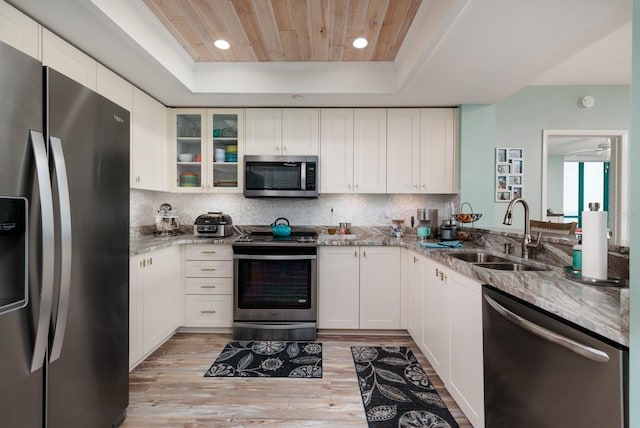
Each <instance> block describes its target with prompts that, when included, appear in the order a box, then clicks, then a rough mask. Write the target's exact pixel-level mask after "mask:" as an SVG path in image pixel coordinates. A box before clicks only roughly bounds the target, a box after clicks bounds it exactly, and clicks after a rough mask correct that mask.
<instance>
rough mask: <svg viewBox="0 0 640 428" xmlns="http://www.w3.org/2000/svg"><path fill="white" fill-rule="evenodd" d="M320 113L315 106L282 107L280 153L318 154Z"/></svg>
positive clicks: (296, 154) (297, 154)
mask: <svg viewBox="0 0 640 428" xmlns="http://www.w3.org/2000/svg"><path fill="white" fill-rule="evenodd" d="M319 121H320V115H319V112H318V109H317V108H283V109H282V154H283V155H295V156H318V153H319V151H320V150H319V145H320V129H319V128H320V124H319Z"/></svg>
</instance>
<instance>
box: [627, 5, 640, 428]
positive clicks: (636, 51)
mask: <svg viewBox="0 0 640 428" xmlns="http://www.w3.org/2000/svg"><path fill="white" fill-rule="evenodd" d="M632 31H633V42H632V46H633V48H632V65H631V71H632V72H631V76H632V77H631V112H632V114H631V117H632V121H631V131H630V135H629V139H630V143H629V152H630V156H629V160H630V162H629V164H630V165H638V164H639V163H640V0H635V1H634V2H633V30H632ZM630 175H631V177H630V179H631V186H630V191H629V193H630V195H631V196H630V197H631V204H630V210H631V215H630V219H629V229H630V231H631V236H630V238H631V239H630V242H631V244H630V246H631V252H630V267H631V269H630V274H631V285H630V287H629V291H630V294H631V304H630V306H631V310H630V315H629V319H630V320H629V321H630V322H629V323H630V334H629V340H630V349H631V350H630V353H629V354H630V364H629V368H630V378H629V385H630V397H629V403H633V404H631V405H630V411H629V416H630V423H629V426H630V427H640V252H639V251H637V250H638V249H640V168H637V167H635V168H634V167H631V168H630Z"/></svg>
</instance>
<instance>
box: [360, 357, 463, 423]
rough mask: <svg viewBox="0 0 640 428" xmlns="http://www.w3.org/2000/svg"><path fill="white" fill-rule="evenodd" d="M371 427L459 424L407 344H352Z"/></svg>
mask: <svg viewBox="0 0 640 428" xmlns="http://www.w3.org/2000/svg"><path fill="white" fill-rule="evenodd" d="M351 354H352V355H353V361H354V364H355V366H356V373H357V375H358V383H359V384H360V395H362V403H363V404H364V410H365V413H366V416H367V422H368V423H369V427H370V428H379V427H438V428H445V427H452V428H453V427H456V428H457V427H458V424H457V423H456V421H455V419H454V418H453V416H451V413H449V410H447V407H446V406H445V404H444V402H443V401H442V399H441V398H440V396H439V395H438V393H437V392H436V390H435V388H434V387H433V385H432V384H431V382H430V381H429V378H428V377H427V375H426V374H425V373H424V370H422V367H421V366H420V363H418V360H416V357H415V356H414V355H413V352H411V349H409V348H408V347H406V346H383V347H377V346H352V347H351Z"/></svg>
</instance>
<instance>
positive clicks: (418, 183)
mask: <svg viewBox="0 0 640 428" xmlns="http://www.w3.org/2000/svg"><path fill="white" fill-rule="evenodd" d="M457 117H458V110H457V109H451V108H423V109H389V110H388V124H387V136H388V138H387V192H388V193H457V192H458V191H459V188H458V135H457V133H458V131H457V126H458V121H457Z"/></svg>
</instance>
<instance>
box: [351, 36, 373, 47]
mask: <svg viewBox="0 0 640 428" xmlns="http://www.w3.org/2000/svg"><path fill="white" fill-rule="evenodd" d="M368 44H369V41H368V40H367V39H365V38H364V37H358V38H357V39H355V40H354V41H353V47H354V48H356V49H364V48H366V47H367V45H368Z"/></svg>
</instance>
